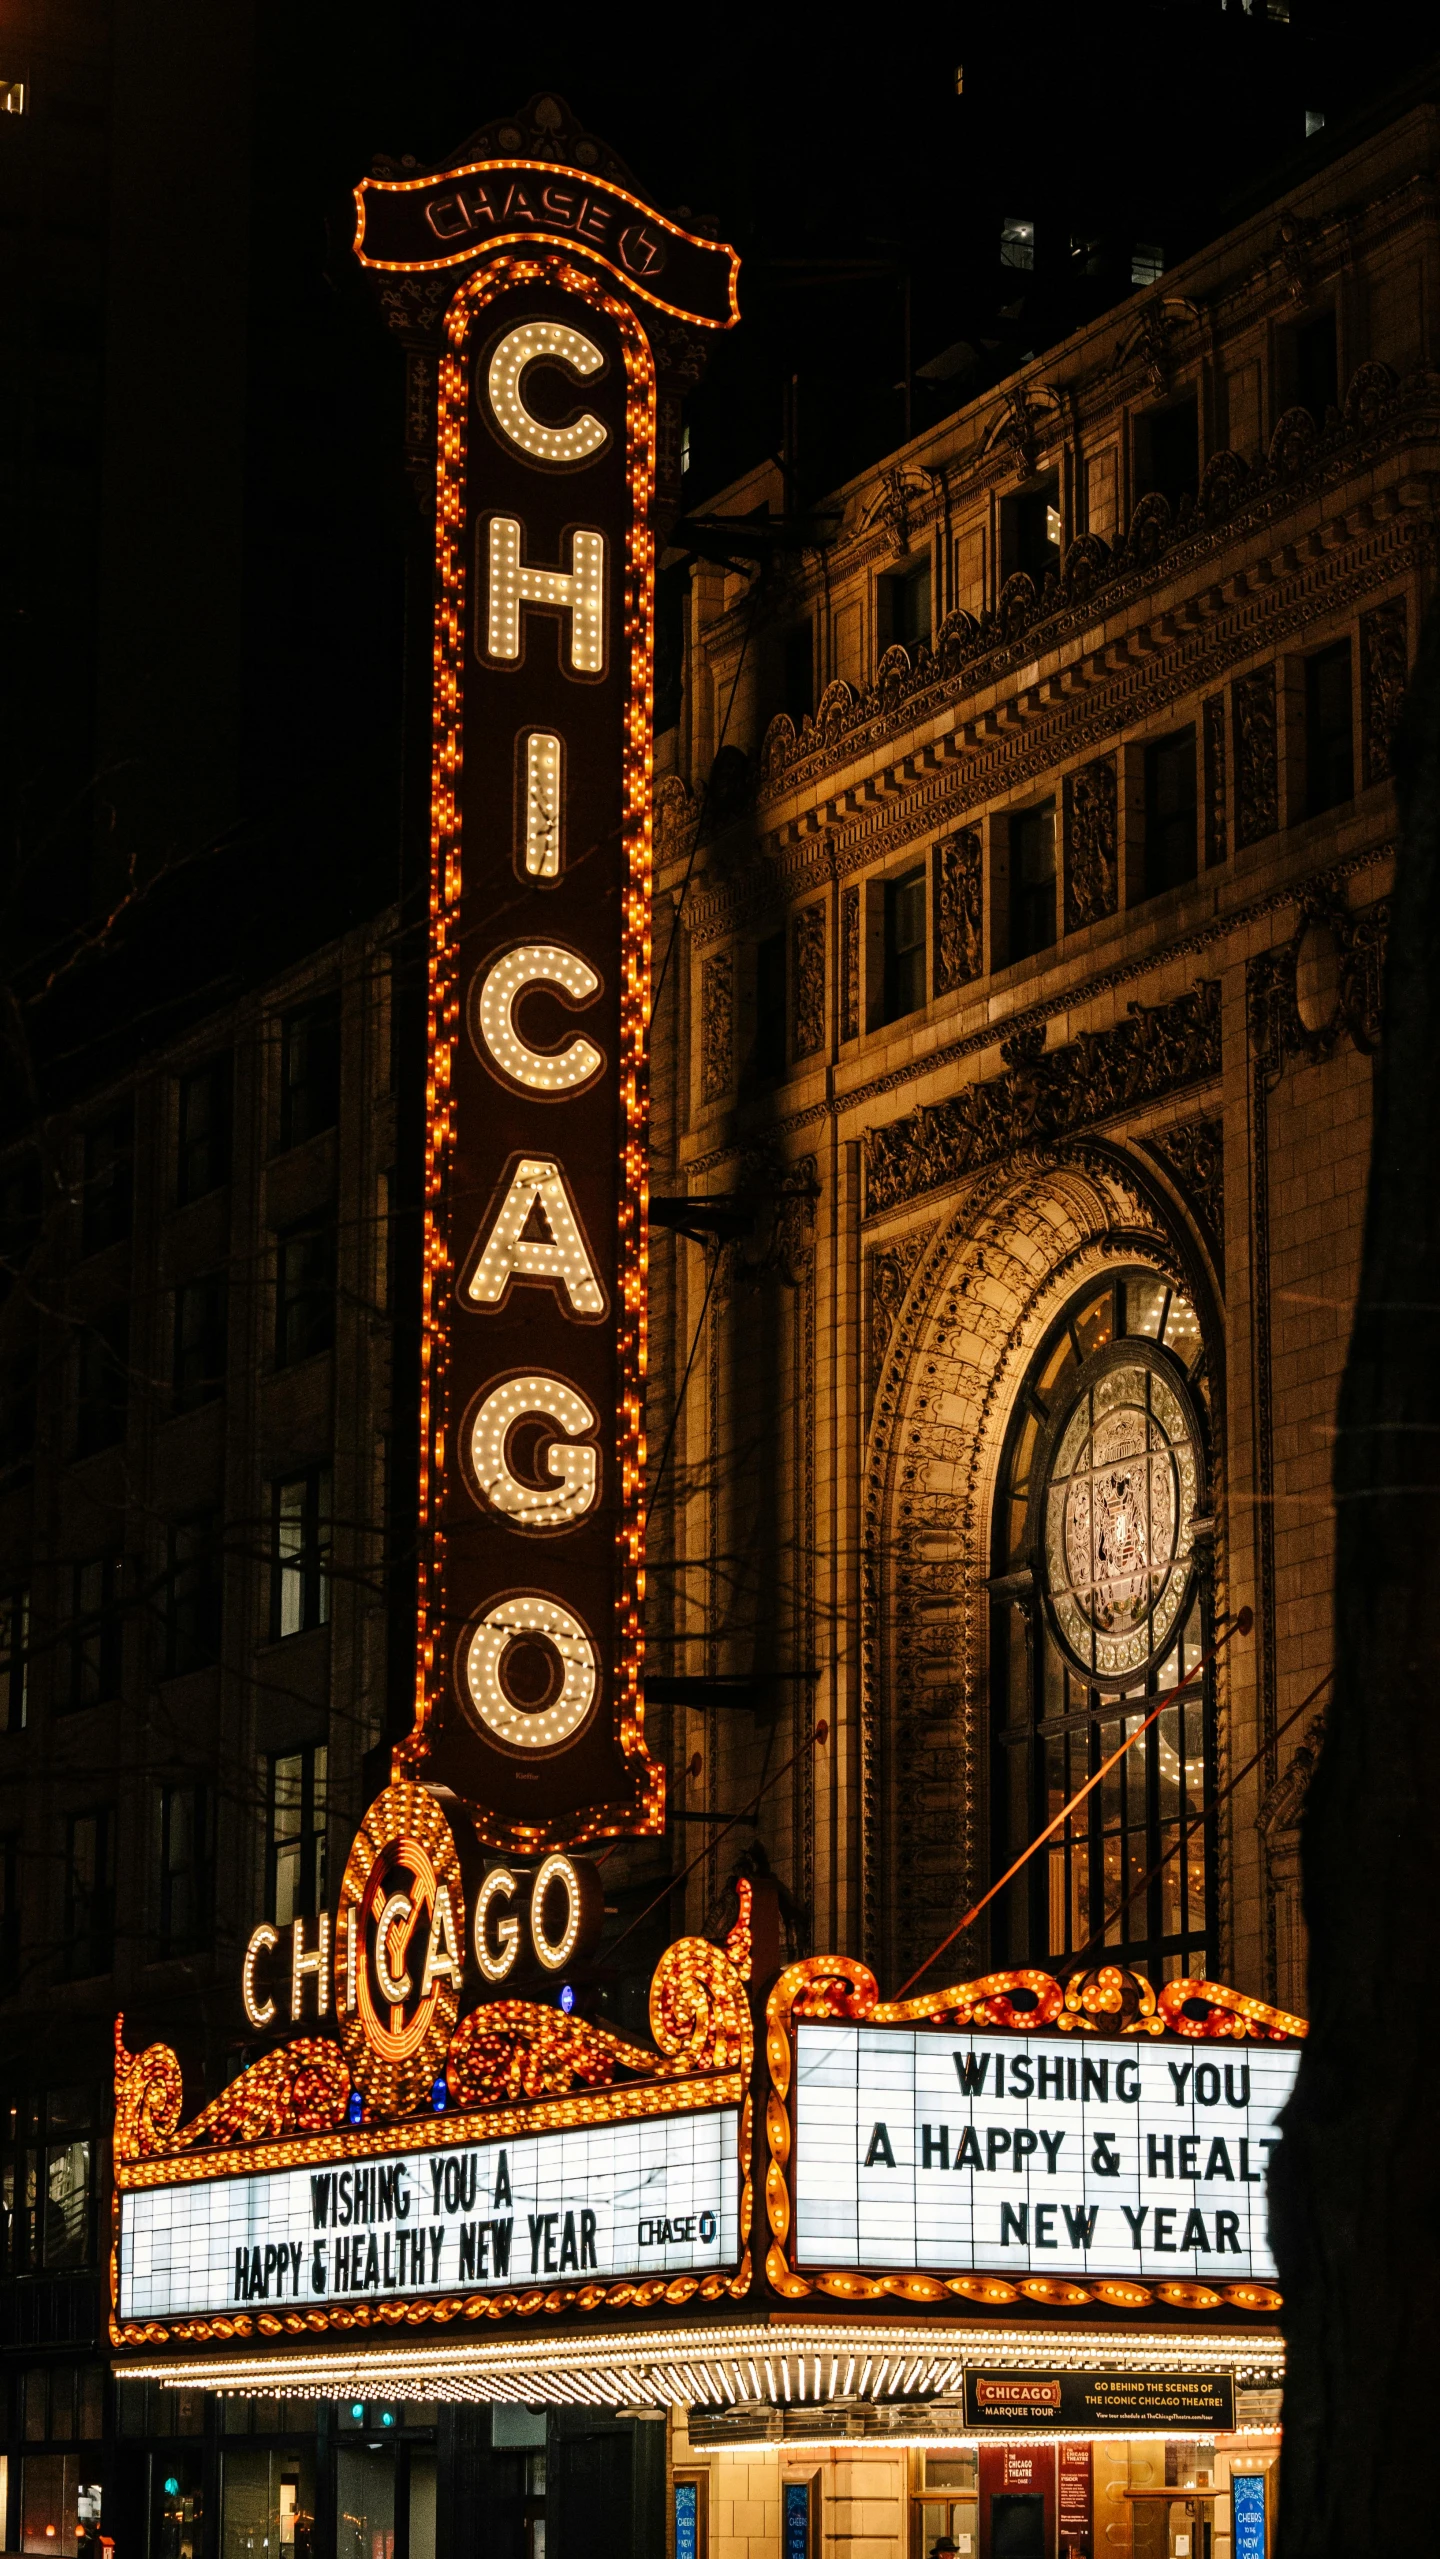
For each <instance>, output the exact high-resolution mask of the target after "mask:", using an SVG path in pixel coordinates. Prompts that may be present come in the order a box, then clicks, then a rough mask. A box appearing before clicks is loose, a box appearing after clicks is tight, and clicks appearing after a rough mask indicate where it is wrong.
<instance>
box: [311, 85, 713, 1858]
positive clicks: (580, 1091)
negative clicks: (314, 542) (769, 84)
mask: <svg viewBox="0 0 1440 2559" xmlns="http://www.w3.org/2000/svg"><path fill="white" fill-rule="evenodd" d="M524 124H525V120H524V119H522V120H519V121H518V122H517V124H516V125H515V126H512V127H510V128H505V127H502V128H500V129H499V132H498V134H497V135H496V136H495V137H491V136H490V135H486V136H485V137H482V143H481V145H480V146H478V147H477V148H476V150H475V152H474V154H473V155H472V156H467V157H466V158H465V159H464V161H463V164H462V165H456V166H451V167H449V168H447V169H445V170H444V171H442V172H438V173H433V172H432V173H430V174H428V175H426V176H424V177H404V178H390V177H385V178H379V179H367V180H366V181H365V182H364V183H363V184H362V186H361V187H360V188H359V189H358V190H357V203H358V207H359V220H358V227H357V238H356V249H357V254H358V256H359V257H360V258H361V260H362V262H363V263H365V264H366V265H368V266H371V267H375V268H378V269H380V270H382V271H383V278H382V280H385V281H389V280H391V279H393V278H394V277H395V276H397V275H405V276H411V277H425V278H427V279H429V281H427V283H426V284H425V286H424V287H423V288H422V290H423V292H424V293H425V294H426V295H427V296H428V297H429V299H430V305H431V308H432V310H433V313H434V315H435V319H436V321H437V323H438V332H439V336H438V366H437V367H436V369H435V372H434V376H433V379H434V401H435V406H434V432H435V487H436V514H435V534H436V588H435V630H434V701H433V764H432V825H433V835H432V874H431V897H430V953H429V967H430V990H429V1067H428V1084H427V1108H428V1132H427V1166H426V1201H425V1266H424V1306H423V1336H422V1379H421V1432H422V1442H421V1469H420V1483H421V1494H420V1508H421V1577H420V1607H419V1649H418V1674H417V1697H416V1724H415V1729H414V1732H413V1733H412V1734H411V1736H410V1737H409V1739H408V1740H407V1742H406V1743H405V1744H404V1746H403V1747H402V1750H401V1752H400V1755H399V1756H400V1761H401V1765H402V1767H403V1769H404V1772H405V1773H406V1774H407V1775H410V1776H413V1777H416V1778H419V1779H421V1780H422V1781H423V1782H425V1783H426V1784H428V1785H432V1786H441V1787H444V1788H447V1789H449V1790H450V1791H451V1792H452V1793H453V1794H455V1795H456V1796H458V1797H460V1798H461V1799H462V1801H464V1802H465V1803H466V1804H467V1805H469V1806H470V1807H471V1808H472V1810H473V1812H474V1814H475V1817H476V1820H477V1823H478V1826H479V1829H480V1831H481V1834H482V1836H483V1837H484V1838H485V1839H486V1840H488V1841H489V1843H490V1844H491V1845H493V1846H496V1847H499V1848H503V1849H506V1850H518V1851H521V1852H525V1851H530V1850H534V1849H536V1848H540V1847H544V1846H548V1845H555V1844H560V1843H563V1844H567V1845H572V1844H575V1843H576V1842H579V1841H582V1840H584V1839H587V1838H593V1837H595V1836H597V1835H599V1834H602V1833H607V1832H634V1831H641V1830H646V1829H651V1828H658V1827H659V1825H660V1823H661V1821H662V1819H663V1776H662V1772H661V1770H660V1769H659V1767H658V1766H657V1765H656V1764H655V1763H654V1762H653V1761H652V1760H651V1758H650V1757H649V1755H648V1753H647V1751H646V1749H645V1743H644V1735H643V1714H642V1690H641V1645H642V1638H641V1604H642V1597H643V1572H644V1567H643V1535H644V1460H645V1443H644V1405H643V1396H644V1373H645V1266H646V1108H647V1102H646V1058H645V1051H646V1032H647V1022H648V1013H649V969H650V946H649V901H650V780H651V716H652V643H653V605H654V570H655V541H656V531H655V511H656V434H657V349H658V357H659V362H660V365H661V368H662V369H663V367H664V366H665V365H667V364H668V365H672V366H673V363H674V352H675V344H676V341H677V337H678V338H680V339H682V340H683V341H684V342H686V343H687V344H688V345H691V346H693V345H694V343H695V341H694V339H693V338H692V337H691V335H690V333H691V332H694V331H705V330H714V329H723V328H725V327H728V326H729V325H730V323H731V322H732V321H733V319H734V318H735V316H736V302H735V278H736V260H735V257H734V253H733V252H732V251H731V250H729V249H727V248H725V247H724V246H722V245H721V244H719V243H717V242H715V241H713V240H706V239H702V238H700V237H698V236H696V235H694V234H693V233H690V232H687V231H684V230H682V229H680V228H679V227H678V226H677V225H676V224H674V223H673V222H671V221H669V220H668V219H667V218H666V217H665V216H663V215H662V214H660V213H659V212H658V211H657V210H656V209H655V208H654V207H652V206H650V205H648V204H646V203H645V202H643V200H642V199H641V198H639V197H638V196H636V195H635V194H634V192H633V190H631V189H630V188H629V187H628V186H625V185H622V184H620V183H619V182H618V180H617V178H616V177H615V176H614V174H613V172H614V170H615V168H616V165H617V164H615V163H614V162H613V161H612V160H611V159H610V158H609V155H607V154H605V152H604V150H603V146H600V145H597V144H595V143H594V142H593V141H592V140H590V139H589V138H588V137H579V138H576V137H574V136H573V134H571V133H569V132H568V131H567V126H568V113H567V111H566V110H565V109H564V108H563V107H562V106H561V105H560V102H559V101H556V100H553V99H540V100H537V101H536V102H535V103H534V105H533V106H532V108H531V109H530V110H529V129H528V136H527V132H526V131H525V130H524ZM527 139H528V140H529V141H530V142H531V143H533V142H534V141H536V140H539V141H540V142H541V143H543V142H545V141H546V140H547V139H549V140H550V141H551V142H552V144H553V145H554V148H555V151H556V156H555V157H553V158H552V157H550V156H548V155H547V153H546V152H545V151H544V150H543V149H541V150H535V149H529V148H524V147H517V146H524V145H525V144H526V142H527ZM565 142H571V143H573V145H574V158H573V165H572V164H570V163H567V162H566V160H565V159H563V158H562V157H561V156H559V155H560V152H561V150H562V149H563V147H564V143H565ZM390 290H391V297H392V299H393V297H394V286H393V282H392V283H391V286H390ZM413 303H414V289H413V288H412V307H413ZM691 369H692V371H693V370H694V369H696V367H695V366H694V364H693V362H692V366H691ZM412 406H413V400H412Z"/></svg>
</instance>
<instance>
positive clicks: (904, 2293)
mask: <svg viewBox="0 0 1440 2559" xmlns="http://www.w3.org/2000/svg"><path fill="white" fill-rule="evenodd" d="M823 2018H843V2019H844V2020H846V2021H847V2022H848V2023H854V2024H856V2025H867V2026H915V2027H920V2028H922V2029H923V2028H926V2027H933V2028H936V2029H940V2030H945V2031H953V2030H954V2029H956V2028H957V2027H966V2026H978V2027H982V2028H983V2029H984V2030H985V2031H986V2033H994V2032H996V2031H998V2032H1000V2033H1009V2034H1019V2035H1024V2034H1035V2033H1037V2032H1040V2031H1041V2030H1043V2029H1045V2028H1047V2027H1048V2028H1051V2029H1053V2030H1054V2031H1055V2032H1056V2033H1059V2034H1079V2035H1085V2034H1107V2035H1145V2036H1162V2035H1173V2036H1175V2037H1177V2038H1183V2039H1184V2040H1185V2041H1186V2042H1189V2043H1195V2042H1201V2043H1215V2042H1233V2043H1244V2042H1246V2041H1247V2040H1249V2041H1253V2042H1255V2043H1262V2044H1288V2043H1295V2042H1299V2041H1301V2040H1302V2039H1303V2038H1304V2036H1305V2035H1306V2034H1307V2033H1308V2031H1309V2029H1308V2026H1307V2023H1306V2020H1305V2019H1304V2018H1303V2017H1295V2016H1292V2015H1291V2014H1290V2013H1289V2012H1288V2011H1287V2010H1285V2009H1283V2008H1273V2007H1271V2006H1269V2005H1268V2003H1267V2002H1266V2001H1264V2000H1262V1999H1251V1998H1250V1997H1248V1996H1247V1994H1246V1993H1245V1992H1243V1991H1238V1990H1232V1989H1230V1988H1229V1986H1228V1984H1226V1983H1223V1982H1215V1981H1207V1980H1202V1979H1192V1978H1182V1979H1180V1980H1178V1981H1170V1982H1166V1983H1165V1984H1164V1986H1163V1988H1161V1989H1160V1990H1158V1991H1157V1990H1155V1989H1154V1987H1153V1986H1152V1985H1151V1983H1150V1982H1148V1981H1147V1980H1146V1979H1145V1978H1144V1975H1143V1974H1141V1973H1136V1972H1131V1971H1129V1970H1128V1969H1126V1968H1124V1967H1122V1966H1121V1965H1119V1964H1101V1965H1098V1966H1096V1967H1095V1968H1094V1969H1093V1970H1091V1971H1088V1972H1083V1973H1076V1974H1073V1975H1072V1976H1071V1978H1070V1979H1069V1980H1068V1981H1065V1982H1061V1981H1058V1980H1056V1978H1055V1976H1054V1975H1053V1974H1051V1973H1046V1972H1040V1971H1038V1970H1034V1969H1029V1968H1023V1969H1019V1970H1016V1971H1013V1972H998V1973H986V1974H984V1975H982V1976H981V1978H980V1979H979V1980H977V1981H968V1982H959V1983H956V1984H955V1985H953V1986H952V1987H951V1988H950V1989H947V1990H936V1991H930V1992H928V1993H926V1994H925V1995H924V1996H923V1997H921V1998H918V1999H896V2000H882V1999H881V1998H880V1997H879V1985H878V1984H877V1982H876V1979H875V1976H874V1974H873V1973H872V1972H871V1971H870V1970H869V1969H868V1967H867V1966H866V1965H864V1964H862V1963H860V1962H859V1961H858V1960H857V1959H856V1958H855V1957H854V1956H851V1955H810V1956H807V1957H805V1958H804V1960H803V1961H802V1962H800V1963H797V1964H791V1965H790V1966H789V1967H788V1968H787V1969H786V1971H784V1972H783V1973H782V1974H781V1975H780V1978H779V1980H778V1981H777V1982H776V1984H775V1987H774V1989H773V1990H772V1991H771V1993H770V1997H769V1999H768V2001H767V2003H766V2009H765V2060H766V2066H767V2069H768V2072H769V2079H770V2091H769V2095H768V2097H767V2100H766V2106H765V2143H766V2151H767V2154H768V2156H767V2160H766V2167H765V2216H766V2220H767V2222H768V2224H769V2230H770V2244H769V2247H768V2249H767V2251H766V2256H765V2275H766V2280H767V2281H768V2283H769V2284H770V2286H771V2288H772V2290H773V2291H775V2292H777V2293H779V2294H780V2295H781V2297H782V2298H783V2299H784V2300H787V2301H801V2300H804V2299H805V2298H806V2297H807V2296H808V2295H810V2294H812V2293H817V2292H818V2293H828V2294H830V2295H831V2296H833V2297H834V2298H835V2299H836V2300H840V2301H879V2300H881V2299H884V2298H887V2297H888V2298H890V2299H893V2300H896V2301H934V2302H941V2301H945V2300H947V2299H949V2298H951V2297H954V2298H956V2299H958V2300H962V2301H973V2302H977V2303H983V2304H986V2305H991V2304H993V2305H996V2306H998V2305H999V2304H1001V2303H1004V2302H1013V2301H1021V2300H1025V2301H1035V2302H1040V2303H1043V2304H1044V2305H1045V2306H1046V2307H1047V2308H1050V2309H1071V2308H1074V2309H1082V2308H1087V2307H1093V2308H1105V2309H1114V2310H1143V2309H1146V2308H1148V2307H1150V2306H1151V2305H1152V2304H1153V2303H1156V2302H1161V2303H1164V2304H1165V2305H1166V2307H1167V2308H1172V2309H1184V2310H1223V2309H1227V2308H1228V2309H1232V2310H1248V2311H1273V2310H1278V2309H1279V2308H1280V2306H1281V2295H1280V2294H1279V2293H1278V2292H1276V2291H1275V2290H1274V2289H1273V2288H1272V2287H1271V2286H1270V2285H1268V2284H1255V2283H1248V2284H1225V2285H1223V2286H1211V2285H1209V2284H1201V2283H1174V2284H1153V2283H1147V2284H1141V2283H1136V2282H1133V2281H1131V2280H1128V2279H1126V2280H1124V2281H1116V2282H1100V2281H1097V2280H1095V2279H1091V2280H1090V2281H1088V2282H1085V2283H1072V2282H1068V2281H1057V2280H1055V2279H1053V2278H1051V2277H1049V2276H1043V2275H1033V2276H1027V2277H1023V2278H1021V2279H1020V2280H1019V2281H1017V2282H1015V2283H1010V2282H1008V2281H1006V2279H1005V2278H1004V2277H1003V2276H1000V2275H951V2276H949V2277H942V2276H938V2275H920V2274H903V2275H865V2274H859V2273H855V2272H853V2271H852V2270H851V2269H849V2268H848V2267H847V2268H844V2269H840V2270H837V2271H833V2272H827V2273H822V2274H817V2275H811V2274H801V2273H799V2272H797V2270H796V2268H795V2266H794V2265H793V2263H792V2262H791V2259H790V2256H789V2253H788V2247H787V2243H788V2241H789V2237H790V2229H791V2208H790V2183H789V2174H788V2171H789V2165H790V2156H791V2150H792V2147H793V2133H792V2125H791V2117H790V2105H789V2099H790V2091H791V2087H792V2084H793V2081H794V2075H795V2042H794V2030H795V2026H796V2025H797V2023H800V2022H801V2021H805V2020H810V2019H823Z"/></svg>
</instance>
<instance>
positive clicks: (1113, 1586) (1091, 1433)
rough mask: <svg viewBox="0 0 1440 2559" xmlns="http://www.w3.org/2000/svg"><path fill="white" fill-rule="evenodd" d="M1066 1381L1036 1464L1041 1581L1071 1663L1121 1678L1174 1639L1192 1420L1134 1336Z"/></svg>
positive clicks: (1193, 1464)
mask: <svg viewBox="0 0 1440 2559" xmlns="http://www.w3.org/2000/svg"><path fill="white" fill-rule="evenodd" d="M1076 1385H1077V1390H1078V1391H1077V1392H1076V1394H1075V1396H1074V1399H1073V1401H1072V1402H1071V1403H1070V1405H1069V1407H1068V1410H1067V1411H1066V1412H1065V1414H1064V1416H1063V1418H1062V1420H1061V1422H1060V1426H1059V1429H1058V1432H1057V1435H1056V1438H1055V1440H1054V1443H1053V1449H1054V1453H1053V1455H1052V1457H1051V1459H1050V1463H1049V1466H1048V1469H1047V1472H1046V1482H1045V1510H1044V1563H1045V1581H1046V1586H1047V1590H1048V1594H1049V1600H1050V1608H1051V1613H1052V1616H1053V1619H1054V1625H1055V1632H1056V1634H1057V1636H1058V1638H1059V1640H1060V1642H1061V1643H1062V1644H1063V1646H1064V1648H1065V1650H1066V1652H1067V1653H1068V1654H1069V1655H1070V1658H1071V1660H1072V1661H1073V1662H1075V1663H1076V1664H1077V1666H1078V1667H1079V1668H1080V1669H1081V1670H1083V1671H1084V1672H1085V1673H1086V1674H1087V1676H1088V1677H1089V1678H1091V1679H1103V1680H1114V1681H1117V1682H1121V1683H1124V1684H1126V1685H1128V1684H1129V1683H1130V1682H1131V1681H1132V1680H1138V1679H1141V1678H1143V1677H1144V1675H1145V1673H1146V1671H1147V1670H1148V1669H1149V1668H1150V1666H1151V1664H1152V1663H1153V1662H1155V1661H1157V1660H1158V1659H1159V1658H1160V1657H1161V1655H1162V1654H1164V1652H1165V1651H1166V1650H1167V1648H1168V1647H1169V1646H1170V1645H1171V1644H1172V1643H1173V1641H1174V1638H1175V1633H1176V1629H1177V1626H1178V1624H1179V1623H1180V1621H1181V1620H1182V1618H1183V1615H1184V1610H1185V1605H1186V1602H1187V1599H1188V1596H1189V1590H1190V1580H1191V1572H1192V1562H1193V1549H1194V1529H1195V1507H1196V1499H1197V1492H1198V1486H1199V1480H1200V1474H1199V1456H1198V1449H1197V1443H1196V1432H1195V1425H1194V1422H1193V1420H1192V1418H1191V1416H1190V1413H1189V1411H1188V1409H1187V1406H1186V1404H1185V1403H1184V1402H1183V1401H1182V1398H1181V1396H1180V1394H1179V1393H1178V1392H1177V1390H1176V1388H1175V1386H1174V1385H1173V1384H1172V1382H1171V1380H1170V1378H1169V1377H1168V1376H1166V1375H1165V1373H1164V1371H1163V1370H1162V1369H1161V1368H1160V1366H1159V1365H1158V1364H1157V1363H1156V1362H1155V1361H1154V1360H1153V1358H1152V1357H1150V1356H1147V1355H1146V1353H1145V1352H1143V1351H1141V1350H1140V1348H1139V1346H1138V1344H1136V1343H1134V1342H1126V1343H1123V1344H1122V1343H1117V1344H1116V1346H1115V1350H1114V1352H1113V1353H1111V1354H1109V1355H1108V1356H1107V1357H1106V1358H1105V1359H1104V1360H1103V1361H1102V1362H1101V1363H1097V1364H1087V1369H1086V1370H1082V1371H1081V1373H1080V1376H1079V1378H1078V1379H1077V1381H1076Z"/></svg>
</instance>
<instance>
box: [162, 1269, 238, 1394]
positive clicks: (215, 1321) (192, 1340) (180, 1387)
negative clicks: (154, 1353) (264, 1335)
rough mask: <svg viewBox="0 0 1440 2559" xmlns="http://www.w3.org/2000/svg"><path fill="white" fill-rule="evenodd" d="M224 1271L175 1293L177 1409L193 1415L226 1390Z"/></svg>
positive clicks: (189, 1284)
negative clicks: (198, 1405) (199, 1407)
mask: <svg viewBox="0 0 1440 2559" xmlns="http://www.w3.org/2000/svg"><path fill="white" fill-rule="evenodd" d="M228 1299H229V1292H228V1289H227V1286H226V1279H225V1273H224V1272H223V1271H210V1272H208V1273H207V1274H206V1276H205V1277H204V1278H203V1279H193V1280H186V1281H185V1282H184V1283H183V1284H182V1286H181V1287H179V1288H177V1289H176V1291H175V1409H176V1411H177V1412H180V1413H191V1412H193V1411H194V1409H195V1407H196V1405H197V1404H209V1403H212V1402H213V1401H214V1398H215V1397H216V1396H217V1395H221V1394H223V1393H224V1391H225V1340H226V1315H227V1310H228Z"/></svg>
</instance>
